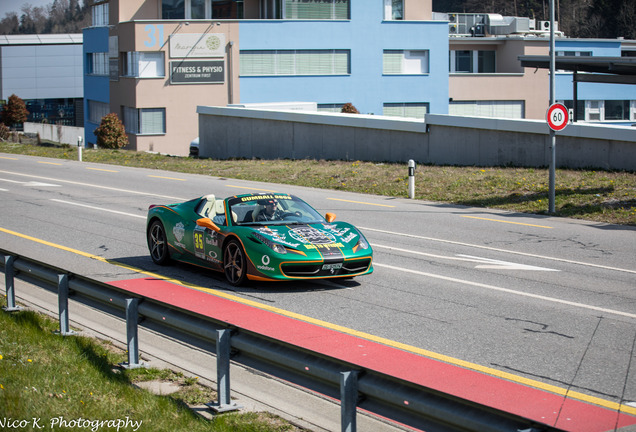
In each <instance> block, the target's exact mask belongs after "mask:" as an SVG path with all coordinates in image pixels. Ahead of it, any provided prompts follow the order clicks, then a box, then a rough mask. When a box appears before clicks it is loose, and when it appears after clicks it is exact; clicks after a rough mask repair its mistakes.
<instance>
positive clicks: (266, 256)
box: [261, 255, 269, 265]
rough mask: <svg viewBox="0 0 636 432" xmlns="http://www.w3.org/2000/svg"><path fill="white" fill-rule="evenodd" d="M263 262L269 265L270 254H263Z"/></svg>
mask: <svg viewBox="0 0 636 432" xmlns="http://www.w3.org/2000/svg"><path fill="white" fill-rule="evenodd" d="M261 262H262V263H263V265H269V255H263V258H261Z"/></svg>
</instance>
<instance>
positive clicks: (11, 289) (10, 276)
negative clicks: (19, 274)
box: [2, 255, 22, 312]
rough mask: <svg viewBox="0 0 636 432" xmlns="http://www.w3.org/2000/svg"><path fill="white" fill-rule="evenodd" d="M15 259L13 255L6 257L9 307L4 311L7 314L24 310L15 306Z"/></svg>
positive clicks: (4, 308) (5, 276)
mask: <svg viewBox="0 0 636 432" xmlns="http://www.w3.org/2000/svg"><path fill="white" fill-rule="evenodd" d="M14 261H15V257H14V256H13V255H5V256H4V286H5V288H6V289H7V305H6V306H4V307H3V308H2V309H3V310H5V311H7V312H18V311H21V310H22V308H21V307H19V306H16V305H15V286H14V281H15V279H14V275H15V269H14V268H13V262H14Z"/></svg>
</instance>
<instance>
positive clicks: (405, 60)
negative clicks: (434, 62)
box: [382, 49, 431, 75]
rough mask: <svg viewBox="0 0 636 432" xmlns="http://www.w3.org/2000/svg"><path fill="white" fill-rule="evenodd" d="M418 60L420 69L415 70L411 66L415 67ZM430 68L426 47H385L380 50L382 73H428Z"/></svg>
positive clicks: (428, 53) (428, 52)
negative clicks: (406, 48)
mask: <svg viewBox="0 0 636 432" xmlns="http://www.w3.org/2000/svg"><path fill="white" fill-rule="evenodd" d="M415 53H417V54H415ZM398 61H399V65H398ZM418 62H419V65H420V68H419V69H420V70H419V72H415V71H414V70H413V69H412V68H414V67H416V66H415V65H416V63H418ZM430 70H431V63H430V51H429V50H427V49H421V50H401V49H385V50H383V51H382V75H428V74H429V73H430Z"/></svg>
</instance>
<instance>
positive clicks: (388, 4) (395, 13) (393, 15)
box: [384, 0, 404, 20]
mask: <svg viewBox="0 0 636 432" xmlns="http://www.w3.org/2000/svg"><path fill="white" fill-rule="evenodd" d="M384 19H385V20H401V19H404V0H384Z"/></svg>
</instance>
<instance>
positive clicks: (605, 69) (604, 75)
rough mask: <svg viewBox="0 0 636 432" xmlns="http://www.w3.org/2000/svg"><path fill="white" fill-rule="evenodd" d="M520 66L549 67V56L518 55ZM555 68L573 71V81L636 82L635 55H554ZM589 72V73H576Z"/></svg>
mask: <svg viewBox="0 0 636 432" xmlns="http://www.w3.org/2000/svg"><path fill="white" fill-rule="evenodd" d="M519 61H521V66H523V67H534V68H540V69H550V56H533V55H523V56H519ZM554 61H555V68H556V69H557V70H565V71H571V72H574V76H575V81H578V82H598V83H611V84H636V57H592V56H556V57H555V60H554ZM577 72H591V74H577Z"/></svg>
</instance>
